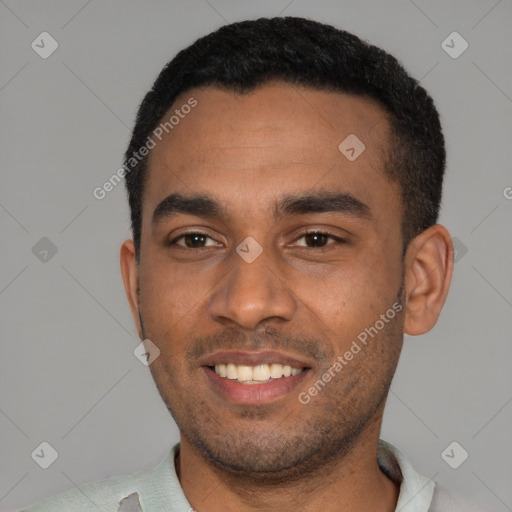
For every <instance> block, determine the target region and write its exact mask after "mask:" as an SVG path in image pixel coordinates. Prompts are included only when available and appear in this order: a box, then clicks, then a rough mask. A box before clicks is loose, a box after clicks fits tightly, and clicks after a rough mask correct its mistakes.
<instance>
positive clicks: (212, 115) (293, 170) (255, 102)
mask: <svg viewBox="0 0 512 512" xmlns="http://www.w3.org/2000/svg"><path fill="white" fill-rule="evenodd" d="M190 98H193V99H194V100H195V101H196V102H197V105H196V106H195V107H194V108H192V109H188V108H186V109H183V111H181V106H182V105H185V104H187V102H189V100H190ZM176 110H178V111H179V112H176ZM185 111H187V113H185ZM173 113H176V115H177V114H181V115H180V116H179V121H178V122H177V123H176V124H175V125H174V126H173V128H172V129H169V133H165V131H164V133H163V136H162V137H161V141H160V140H157V139H154V140H155V142H156V146H155V147H154V148H153V149H152V150H151V152H150V156H149V165H148V175H147V177H146V184H145V193H144V214H146V213H147V212H149V213H151V212H152V211H153V210H154V208H155V206H156V205H157V203H158V202H159V200H161V199H163V198H164V197H165V196H167V195H170V194H171V193H175V192H179V193H181V194H188V195H191V194H197V193H202V194H209V195H214V196H215V197H217V198H218V199H219V200H220V201H222V202H225V203H229V202H230V201H231V202H235V201H238V205H239V206H242V204H243V206H244V211H245V212H247V213H248V212H249V211H251V209H252V210H254V211H255V212H256V211H258V209H259V210H261V208H262V205H263V204H264V202H265V201H266V200H270V198H271V197H275V196H276V194H277V195H281V193H282V192H284V191H288V192H291V193H294V192H295V193H298V192H302V191H304V190H311V189H314V188H319V189H323V190H326V189H332V190H343V191H344V192H347V193H350V194H352V195H354V196H355V197H358V196H359V197H361V196H362V197H361V199H362V200H363V201H364V202H370V203H372V202H375V199H376V198H378V196H379V194H381V195H382V192H383V191H384V192H386V191H387V192H388V193H392V194H395V193H396V190H395V188H394V186H393V184H391V183H390V182H389V180H388V178H387V177H386V175H385V173H384V167H385V163H386V162H385V160H386V159H385V154H386V153H387V144H388V142H387V141H388V133H389V122H388V117H387V115H386V113H385V111H384V110H383V109H382V108H381V107H380V106H379V105H378V104H377V103H376V102H375V101H373V100H370V99H368V98H364V97H360V96H354V95H348V94H341V93H338V92H329V91H318V90H313V89H310V88H304V87H298V86H295V85H289V84H283V83H270V84H267V85H264V86H262V87H259V88H258V89H255V90H253V91H251V92H250V93H246V94H238V93H235V92H233V91H226V90H222V89H218V88H212V87H204V88H198V89H192V90H190V91H187V92H186V93H184V94H183V95H181V96H180V97H179V98H178V99H177V100H176V101H175V103H174V105H173V107H172V108H171V109H170V111H169V112H168V114H166V116H164V118H163V120H162V121H163V122H165V121H166V120H168V118H170V116H171V115H172V114H173ZM177 120H178V119H177V116H175V119H174V122H176V121H177ZM354 156H355V157H356V158H354ZM386 187H387V188H386Z"/></svg>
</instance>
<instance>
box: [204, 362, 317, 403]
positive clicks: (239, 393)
mask: <svg viewBox="0 0 512 512" xmlns="http://www.w3.org/2000/svg"><path fill="white" fill-rule="evenodd" d="M203 370H204V371H205V373H206V376H207V377H208V380H209V381H210V383H211V384H212V386H213V388H214V390H215V391H217V392H218V393H219V394H220V395H222V396H223V397H224V398H225V399H227V400H228V401H230V402H233V403H236V404H262V403H267V402H271V401H273V400H277V399H279V398H282V397H283V396H286V395H287V394H288V393H290V392H292V391H293V390H294V389H295V388H296V387H297V386H298V385H299V384H300V383H301V382H302V381H303V380H304V378H305V376H306V374H307V373H308V370H303V371H301V372H300V373H299V374H297V375H293V376H291V377H282V378H280V379H276V380H272V381H270V382H264V383H262V384H241V383H240V382H238V381H237V380H234V379H233V380H232V379H228V378H226V377H221V376H220V375H217V374H216V373H215V371H214V370H212V369H210V368H209V367H207V366H203Z"/></svg>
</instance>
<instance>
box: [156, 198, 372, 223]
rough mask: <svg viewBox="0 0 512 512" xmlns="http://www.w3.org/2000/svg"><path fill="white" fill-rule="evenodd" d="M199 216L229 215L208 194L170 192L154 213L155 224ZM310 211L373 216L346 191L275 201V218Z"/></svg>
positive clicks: (364, 216) (218, 216)
mask: <svg viewBox="0 0 512 512" xmlns="http://www.w3.org/2000/svg"><path fill="white" fill-rule="evenodd" d="M180 213H182V214H188V215H196V216H197V217H211V218H221V219H222V218H224V219H226V218H228V217H229V214H228V212H227V210H226V209H225V208H224V207H223V206H222V205H221V203H220V202H218V201H217V200H215V199H213V198H212V197H209V196H207V195H203V194H201V195H194V196H183V195H181V194H171V195H169V196H167V197H166V198H165V199H164V200H163V201H161V202H160V203H159V204H158V206H157V207H156V208H155V211H154V212H153V218H152V224H153V225H155V224H158V223H159V222H160V221H162V220H164V219H169V218H171V217H174V216H175V215H177V214H180ZM310 213H344V214H346V215H350V216H352V217H358V218H362V219H370V218H371V210H370V207H369V206H368V205H366V204H365V203H363V202H362V201H360V200H359V199H357V198H355V197H354V196H353V195H352V194H349V193H344V192H330V191H320V192H315V193H311V194H292V195H287V196H284V197H281V198H279V199H278V201H277V202H276V203H275V204H274V207H273V216H274V220H278V219H280V218H282V217H285V216H291V215H307V214H310Z"/></svg>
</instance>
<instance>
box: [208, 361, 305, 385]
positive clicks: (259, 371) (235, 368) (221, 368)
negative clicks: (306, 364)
mask: <svg viewBox="0 0 512 512" xmlns="http://www.w3.org/2000/svg"><path fill="white" fill-rule="evenodd" d="M208 368H210V370H212V371H214V372H215V373H216V374H217V375H219V376H220V377H222V378H225V379H230V380H236V381H237V382H238V383H239V384H262V383H264V382H274V381H275V380H278V379H283V378H287V377H291V376H295V375H298V374H299V373H301V372H302V371H304V370H305V368H294V367H292V366H290V365H288V364H279V363H271V364H268V363H264V364H258V365H255V366H247V365H242V364H235V363H228V364H216V365H215V366H209V367H208Z"/></svg>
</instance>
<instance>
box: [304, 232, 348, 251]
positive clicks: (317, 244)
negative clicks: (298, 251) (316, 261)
mask: <svg viewBox="0 0 512 512" xmlns="http://www.w3.org/2000/svg"><path fill="white" fill-rule="evenodd" d="M301 239H304V241H305V243H304V244H300V243H299V244H297V245H299V246H301V247H312V248H322V247H325V246H326V245H332V243H327V242H328V240H329V239H331V240H334V242H335V243H336V242H338V243H344V242H345V240H344V239H343V238H340V237H337V236H334V235H331V234H330V233H325V232H323V231H307V232H306V233H304V234H303V235H301V236H300V237H299V238H297V240H301Z"/></svg>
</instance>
